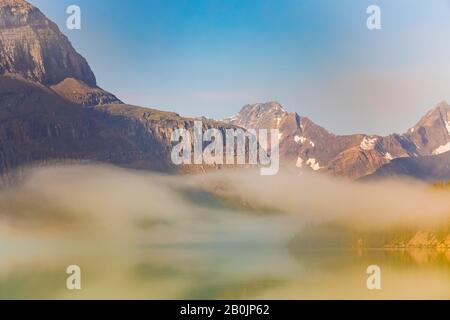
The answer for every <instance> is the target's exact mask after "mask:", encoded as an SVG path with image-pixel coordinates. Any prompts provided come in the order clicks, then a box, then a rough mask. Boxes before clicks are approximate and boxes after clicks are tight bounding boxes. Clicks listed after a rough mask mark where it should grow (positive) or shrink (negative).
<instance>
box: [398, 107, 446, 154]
mask: <svg viewBox="0 0 450 320" xmlns="http://www.w3.org/2000/svg"><path fill="white" fill-rule="evenodd" d="M405 136H407V137H408V138H409V139H410V140H411V141H413V143H414V144H415V145H416V146H417V149H418V153H419V154H420V155H431V154H433V155H437V154H441V153H445V152H447V151H450V105H449V104H448V103H447V102H440V103H439V104H438V105H437V106H436V107H434V108H433V109H432V110H430V111H429V112H428V113H427V114H426V115H425V116H424V117H422V119H420V121H419V122H418V123H417V124H416V125H415V126H414V127H412V128H411V129H410V130H409V131H408V133H407V134H406V135H405Z"/></svg>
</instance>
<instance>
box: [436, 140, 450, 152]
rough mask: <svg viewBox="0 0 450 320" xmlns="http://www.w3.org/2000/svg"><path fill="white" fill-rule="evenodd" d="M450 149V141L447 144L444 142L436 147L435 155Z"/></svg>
mask: <svg viewBox="0 0 450 320" xmlns="http://www.w3.org/2000/svg"><path fill="white" fill-rule="evenodd" d="M448 151H450V142H448V143H447V144H444V145H442V146H440V147H439V148H436V149H435V150H434V151H433V155H438V154H443V153H446V152H448Z"/></svg>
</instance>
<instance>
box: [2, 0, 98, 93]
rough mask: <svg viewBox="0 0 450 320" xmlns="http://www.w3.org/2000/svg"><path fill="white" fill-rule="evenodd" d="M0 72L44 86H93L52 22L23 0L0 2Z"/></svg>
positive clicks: (91, 77) (90, 75) (85, 68)
mask: <svg viewBox="0 0 450 320" xmlns="http://www.w3.org/2000/svg"><path fill="white" fill-rule="evenodd" d="M0 17H1V19H0V72H1V73H4V72H10V73H14V74H19V75H22V76H23V77H25V78H27V79H30V80H34V81H36V82H39V83H42V84H45V85H55V84H58V83H60V82H61V81H63V80H64V79H66V78H75V79H78V80H81V81H83V82H85V83H86V84H87V85H89V86H92V87H94V86H96V79H95V76H94V73H93V72H92V70H91V68H90V67H89V65H88V63H87V62H86V60H85V59H84V58H83V57H82V56H81V55H79V54H78V53H77V52H76V51H75V50H74V48H73V47H72V45H71V44H70V42H69V40H68V39H67V37H65V36H64V35H63V34H62V33H61V32H60V31H59V29H58V27H57V26H56V24H55V23H53V22H52V21H50V20H49V19H47V18H46V17H45V16H44V14H43V13H42V12H41V11H40V10H39V9H37V8H35V7H34V6H32V5H31V4H29V3H28V2H26V1H24V0H0Z"/></svg>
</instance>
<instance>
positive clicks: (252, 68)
mask: <svg viewBox="0 0 450 320" xmlns="http://www.w3.org/2000/svg"><path fill="white" fill-rule="evenodd" d="M30 2H31V3H33V4H34V5H36V6H38V7H39V8H40V9H41V10H42V11H43V12H44V13H45V14H46V15H47V16H48V17H49V18H50V19H52V20H53V21H55V22H57V23H58V25H59V26H60V28H61V30H62V31H63V32H64V33H65V34H66V35H67V36H68V37H69V39H70V40H71V41H72V43H73V44H74V46H75V48H76V49H77V50H78V51H79V52H80V53H81V54H83V55H84V56H85V57H86V58H87V60H88V61H89V63H90V65H91V67H92V69H93V70H94V72H95V74H96V76H97V79H98V82H99V85H100V86H102V87H103V88H105V89H107V90H109V91H111V92H113V93H115V94H116V95H118V96H119V97H120V98H121V99H122V100H124V101H125V102H127V103H131V104H136V105H141V106H147V107H156V108H160V109H163V110H171V111H176V112H178V113H180V114H182V115H205V116H208V117H212V118H224V117H227V116H230V115H233V114H235V113H237V112H238V111H239V109H240V108H241V107H242V106H243V105H244V104H247V103H254V102H264V101H271V100H277V101H279V102H280V103H282V104H283V105H284V106H285V108H286V109H287V110H290V111H296V112H298V113H299V114H300V115H305V116H308V117H310V118H311V119H312V120H314V121H315V122H316V123H318V124H320V125H322V126H324V127H326V128H327V129H329V130H331V131H333V132H335V133H355V132H366V133H378V134H386V133H391V132H403V131H406V129H407V128H409V127H410V126H412V125H413V124H414V123H415V122H417V121H418V119H419V118H420V117H421V116H422V115H424V114H425V112H426V111H427V110H428V109H430V108H431V107H433V106H434V105H435V104H436V103H438V102H439V101H441V100H448V101H450V0H431V1H430V0H384V1H383V0H370V1H368V0H358V1H356V0H339V1H336V0H127V1H123V0H58V1H55V0H31V1H30ZM71 4H77V5H79V6H80V7H81V10H82V30H68V29H67V28H66V27H65V20H66V18H67V16H68V15H67V14H66V8H67V6H68V5H71ZM370 4H377V5H379V6H380V7H381V10H382V29H381V30H377V31H369V30H368V29H367V27H366V19H367V16H368V15H367V14H366V8H367V7H368V6H369V5H370Z"/></svg>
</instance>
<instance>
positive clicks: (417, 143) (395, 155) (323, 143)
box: [224, 102, 450, 179]
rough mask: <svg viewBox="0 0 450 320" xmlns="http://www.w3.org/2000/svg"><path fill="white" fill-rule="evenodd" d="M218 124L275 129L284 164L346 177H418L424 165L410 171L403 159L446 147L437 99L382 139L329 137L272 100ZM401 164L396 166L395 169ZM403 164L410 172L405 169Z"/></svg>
mask: <svg viewBox="0 0 450 320" xmlns="http://www.w3.org/2000/svg"><path fill="white" fill-rule="evenodd" d="M224 122H227V123H230V124H234V125H237V126H241V127H244V128H256V129H259V128H276V129H279V130H280V139H281V140H280V156H281V159H282V161H283V163H284V164H285V165H288V166H294V165H295V166H297V167H298V168H308V169H312V170H314V171H321V172H326V173H328V174H331V175H334V176H343V177H348V178H351V179H360V178H362V177H365V176H368V175H377V176H386V175H410V176H416V177H421V178H424V177H426V176H427V172H428V170H427V169H426V168H428V167H427V166H425V165H424V166H421V167H420V168H421V171H422V172H421V173H420V174H419V173H417V175H414V174H412V172H411V170H412V166H411V165H407V164H406V163H413V162H414V163H417V164H421V163H425V162H426V163H429V162H430V161H432V162H433V161H434V162H440V161H443V159H445V157H443V156H439V155H441V154H444V153H447V152H448V151H449V150H450V106H449V105H448V104H447V103H445V102H441V103H439V105H438V106H437V107H435V108H434V109H433V110H431V111H430V112H428V113H427V115H426V116H424V117H423V118H422V119H421V120H420V121H419V122H418V123H417V124H416V125H415V126H414V127H412V128H411V129H410V130H409V131H408V132H407V133H404V134H392V135H389V136H386V137H381V136H376V135H372V136H369V135H365V134H354V135H344V136H339V135H335V134H333V133H330V132H329V131H327V130H326V129H324V128H322V127H320V126H319V125H317V124H315V123H314V122H312V121H311V120H310V119H308V118H306V117H301V116H299V115H298V114H296V113H290V112H287V111H286V110H284V109H283V107H282V106H281V105H280V104H279V103H277V102H270V103H259V104H253V105H247V106H245V107H244V108H243V109H242V110H241V111H240V112H239V113H238V114H237V115H236V116H234V117H232V118H229V119H225V120H224ZM407 159H411V160H409V161H410V162H408V161H407ZM397 163H398V165H397ZM403 163H405V164H404V165H403V166H401V167H402V168H403V169H402V170H399V169H396V168H397V166H400V164H403ZM385 166H387V168H390V169H389V171H387V168H385ZM405 166H407V167H408V168H409V169H410V170H405V168H404V167H405ZM444 167H445V166H443V168H442V170H444ZM412 171H414V170H412ZM388 172H389V173H388ZM449 172H450V171H449ZM449 172H444V171H442V175H441V174H439V173H438V172H434V173H433V174H431V172H430V178H432V179H441V178H446V177H448V173H449Z"/></svg>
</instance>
